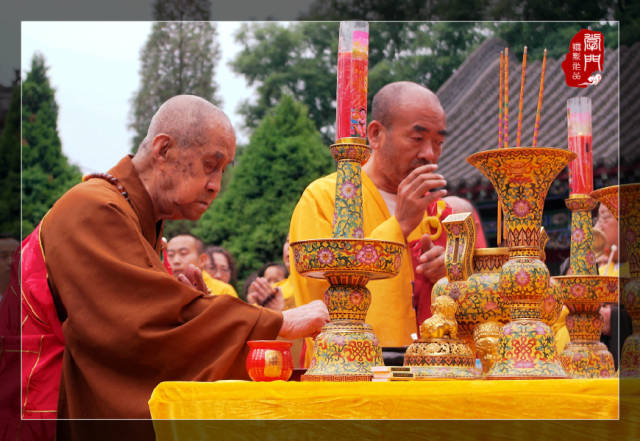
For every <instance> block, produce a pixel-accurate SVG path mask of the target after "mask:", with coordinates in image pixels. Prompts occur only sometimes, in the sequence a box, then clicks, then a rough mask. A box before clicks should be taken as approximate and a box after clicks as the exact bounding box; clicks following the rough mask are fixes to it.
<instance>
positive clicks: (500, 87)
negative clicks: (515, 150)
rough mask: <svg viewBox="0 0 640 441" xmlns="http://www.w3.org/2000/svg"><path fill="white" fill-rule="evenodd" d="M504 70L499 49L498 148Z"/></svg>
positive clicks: (499, 143)
mask: <svg viewBox="0 0 640 441" xmlns="http://www.w3.org/2000/svg"><path fill="white" fill-rule="evenodd" d="M503 72H504V54H503V53H502V51H500V81H499V82H498V83H499V85H498V148H500V147H502V75H503Z"/></svg>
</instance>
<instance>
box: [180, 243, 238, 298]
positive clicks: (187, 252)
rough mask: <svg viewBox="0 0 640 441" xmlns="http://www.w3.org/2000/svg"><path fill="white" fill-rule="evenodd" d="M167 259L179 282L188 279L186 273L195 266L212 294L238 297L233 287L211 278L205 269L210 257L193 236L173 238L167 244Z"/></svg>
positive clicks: (202, 245)
mask: <svg viewBox="0 0 640 441" xmlns="http://www.w3.org/2000/svg"><path fill="white" fill-rule="evenodd" d="M167 258H168V259H169V264H170V265H171V271H172V272H173V274H174V275H175V276H176V277H177V278H178V279H179V280H182V278H185V277H186V274H185V272H186V270H187V268H188V266H189V265H193V266H195V267H196V268H199V269H200V270H202V278H203V280H204V283H205V285H206V286H207V289H208V290H209V292H210V293H211V294H214V295H222V294H226V295H230V296H232V297H236V298H237V297H238V293H237V292H236V290H235V288H234V287H233V286H232V285H229V284H228V283H225V282H223V281H221V280H218V279H215V278H213V277H211V275H210V274H209V273H208V272H207V271H206V270H205V269H204V268H205V265H206V264H207V262H209V256H208V255H207V253H205V252H204V244H203V243H202V240H200V239H199V238H197V237H196V236H194V235H193V234H180V235H178V236H175V237H173V238H171V240H169V243H168V244H167Z"/></svg>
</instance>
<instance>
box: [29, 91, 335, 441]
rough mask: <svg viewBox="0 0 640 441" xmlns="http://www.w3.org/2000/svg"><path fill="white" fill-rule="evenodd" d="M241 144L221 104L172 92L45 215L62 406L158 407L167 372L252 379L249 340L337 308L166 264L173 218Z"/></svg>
mask: <svg viewBox="0 0 640 441" xmlns="http://www.w3.org/2000/svg"><path fill="white" fill-rule="evenodd" d="M235 148H236V143H235V134H234V131H233V129H232V127H231V123H230V122H229V119H228V118H227V116H226V115H225V114H224V113H223V112H222V111H221V110H219V109H218V108H217V107H215V106H214V105H213V104H211V103H209V102H208V101H206V100H204V99H202V98H199V97H195V96H189V95H182V96H176V97H173V98H171V99H169V100H168V101H167V102H165V103H164V104H163V105H162V106H161V107H160V108H159V109H158V111H157V113H156V114H155V115H154V116H153V118H152V120H151V123H150V125H149V129H148V132H147V135H146V137H145V138H144V140H143V141H142V142H141V144H140V146H139V149H138V152H137V153H136V155H135V156H134V157H130V156H128V157H125V158H123V159H122V160H121V161H120V162H119V163H118V164H117V165H116V166H115V167H114V168H112V169H111V170H110V171H109V173H108V174H105V175H102V176H94V177H95V179H87V180H86V181H85V182H83V183H82V184H79V185H76V186H75V187H73V188H72V189H71V190H69V191H68V192H67V193H65V194H64V195H63V196H62V197H61V198H60V199H59V200H58V201H57V202H56V203H55V204H54V206H53V207H52V208H51V210H50V211H49V213H48V214H47V215H46V216H45V218H44V219H43V221H42V223H41V230H40V235H41V243H42V249H43V253H44V257H45V262H46V270H47V275H48V280H49V284H50V287H51V292H52V295H53V298H54V302H55V304H56V305H57V307H58V315H59V318H60V321H61V322H62V329H63V332H64V338H65V341H66V345H65V348H64V355H63V366H62V381H61V386H60V401H59V407H58V410H59V417H60V418H149V416H150V415H149V409H148V406H147V401H148V400H149V397H150V395H151V392H152V390H153V388H154V387H155V386H156V385H157V384H158V383H160V382H161V381H164V380H174V381H176V380H196V381H212V380H220V379H233V378H236V379H248V375H247V372H246V370H245V366H244V365H245V359H246V355H247V353H248V350H247V349H248V348H247V345H246V342H247V340H257V339H274V338H276V337H278V336H280V337H284V338H291V339H293V338H298V337H301V336H309V335H313V334H315V333H317V332H318V331H319V330H320V329H321V327H322V325H323V324H324V323H325V322H326V321H327V320H328V313H327V311H326V308H325V307H324V305H323V304H321V302H315V303H313V304H309V305H305V306H304V307H301V308H295V309H291V310H289V311H284V312H276V311H272V310H268V309H264V308H261V307H256V306H253V305H248V304H246V303H244V302H243V301H241V300H239V299H237V298H233V297H231V296H212V295H208V294H207V293H206V288H205V285H204V281H203V280H202V277H201V273H200V272H199V270H197V269H196V268H194V267H190V268H189V269H187V271H186V272H185V278H183V281H184V282H185V283H182V282H180V281H179V280H177V279H176V278H175V277H173V276H172V275H170V274H169V273H168V272H167V271H166V269H165V268H164V266H163V264H162V262H161V260H160V257H159V255H160V250H161V238H162V227H163V221H164V220H165V219H191V220H196V219H198V218H200V216H202V214H203V213H204V212H205V211H206V210H207V208H208V207H209V205H210V204H211V202H212V201H213V200H214V198H215V197H216V195H217V194H218V191H219V190H220V182H221V178H222V174H223V172H224V170H225V168H226V167H227V165H228V164H229V163H230V162H231V161H232V160H233V157H234V155H235ZM149 426H150V425H149ZM61 427H62V429H60V430H61V431H62V432H64V430H66V429H65V428H66V427H67V426H66V425H65V424H64V423H63V424H61ZM73 427H78V426H72V428H73ZM66 435H67V434H66V433H63V434H62V435H60V436H61V437H62V438H64V437H65V436H66Z"/></svg>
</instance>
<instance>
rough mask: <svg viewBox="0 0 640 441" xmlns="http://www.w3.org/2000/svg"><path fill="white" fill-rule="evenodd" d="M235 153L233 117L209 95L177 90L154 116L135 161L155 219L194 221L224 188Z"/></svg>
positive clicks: (133, 160)
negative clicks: (182, 92) (226, 172)
mask: <svg viewBox="0 0 640 441" xmlns="http://www.w3.org/2000/svg"><path fill="white" fill-rule="evenodd" d="M235 152H236V137H235V134H234V132H233V127H231V123H230V121H229V118H227V116H226V115H225V114H224V113H223V112H222V111H221V110H220V109H218V108H217V107H216V106H214V105H213V104H211V103H210V102H208V101H207V100H205V99H202V98H199V97H197V96H193V95H178V96H175V97H173V98H171V99H169V100H167V101H166V102H165V103H164V104H163V105H162V106H160V108H159V109H158V111H157V112H156V114H155V115H154V116H153V118H152V120H151V124H149V130H148V132H147V136H146V137H145V139H144V140H143V142H142V143H141V144H140V148H139V149H138V152H137V153H136V155H135V156H134V157H133V159H132V163H133V166H134V167H135V169H136V171H137V172H138V176H139V178H140V180H141V181H142V184H143V185H144V187H145V189H146V190H147V193H148V194H149V196H150V197H151V202H152V204H153V206H154V212H155V216H156V219H157V220H162V219H191V220H196V219H199V218H200V216H202V214H203V213H204V212H205V211H206V210H207V208H208V207H209V205H211V203H212V202H213V200H214V199H215V197H216V196H217V194H218V192H219V191H220V185H221V182H222V174H223V173H224V171H225V169H226V167H227V165H228V164H229V163H231V161H233V158H234V157H235Z"/></svg>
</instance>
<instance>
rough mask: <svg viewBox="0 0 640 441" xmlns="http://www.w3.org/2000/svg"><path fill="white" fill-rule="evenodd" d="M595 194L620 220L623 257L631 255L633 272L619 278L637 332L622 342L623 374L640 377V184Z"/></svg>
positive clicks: (621, 363)
mask: <svg viewBox="0 0 640 441" xmlns="http://www.w3.org/2000/svg"><path fill="white" fill-rule="evenodd" d="M591 197H593V198H594V199H595V200H597V201H598V202H601V203H603V204H605V205H606V206H607V208H608V209H609V211H611V214H613V216H614V217H615V218H616V219H617V220H618V221H619V225H620V233H619V234H620V250H619V256H621V257H620V261H621V262H623V257H626V256H628V259H629V274H620V277H619V278H618V279H619V281H620V284H621V287H622V289H621V292H620V302H621V303H622V304H623V305H624V306H625V308H626V309H627V311H628V312H629V315H631V319H632V320H633V334H632V335H630V336H629V337H627V339H626V340H625V342H624V345H623V346H622V355H621V357H620V375H621V376H623V377H640V279H639V278H640V240H639V238H640V184H626V185H613V186H611V187H605V188H601V189H599V190H596V191H594V192H592V193H591ZM619 204H620V206H619ZM620 267H622V266H620ZM629 276H630V277H629Z"/></svg>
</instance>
